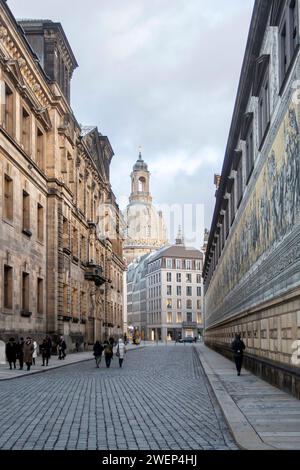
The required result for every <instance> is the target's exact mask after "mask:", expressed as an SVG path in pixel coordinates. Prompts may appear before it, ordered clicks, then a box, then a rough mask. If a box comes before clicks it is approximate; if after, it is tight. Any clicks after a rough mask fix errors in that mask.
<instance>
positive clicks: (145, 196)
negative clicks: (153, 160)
mask: <svg viewBox="0 0 300 470" xmlns="http://www.w3.org/2000/svg"><path fill="white" fill-rule="evenodd" d="M129 202H130V203H136V202H142V203H143V204H145V203H146V204H151V203H152V197H151V194H150V172H149V171H148V165H147V163H146V162H144V160H143V158H142V149H141V147H140V148H139V158H138V160H137V162H136V163H135V165H134V167H133V171H132V173H131V195H130V198H129Z"/></svg>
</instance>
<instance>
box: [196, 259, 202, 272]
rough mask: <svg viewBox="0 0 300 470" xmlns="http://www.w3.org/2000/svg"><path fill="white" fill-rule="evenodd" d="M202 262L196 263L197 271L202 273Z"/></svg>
mask: <svg viewBox="0 0 300 470" xmlns="http://www.w3.org/2000/svg"><path fill="white" fill-rule="evenodd" d="M201 269H202V268H201V261H196V270H197V271H201Z"/></svg>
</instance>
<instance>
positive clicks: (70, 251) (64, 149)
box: [0, 0, 125, 349]
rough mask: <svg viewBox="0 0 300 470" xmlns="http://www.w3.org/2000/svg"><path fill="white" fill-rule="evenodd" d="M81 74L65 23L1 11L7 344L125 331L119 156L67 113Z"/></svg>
mask: <svg viewBox="0 0 300 470" xmlns="http://www.w3.org/2000/svg"><path fill="white" fill-rule="evenodd" d="M76 67H77V62H76V59H75V57H74V55H73V52H72V50H71V47H70V45H69V43H68V40H67V38H66V36H65V34H64V31H63V29H62V26H61V25H60V24H59V23H53V22H51V21H49V20H47V21H43V20H37V21H35V20H26V21H20V22H17V21H16V20H15V18H14V17H13V15H12V13H11V11H10V10H9V8H8V6H7V4H6V2H5V1H3V0H1V1H0V91H1V109H0V339H2V340H6V339H7V338H8V336H11V335H13V336H24V335H26V334H32V335H34V337H35V338H36V339H37V340H41V338H42V337H43V336H44V335H45V334H46V333H48V334H51V335H52V336H53V338H54V339H55V337H57V336H58V335H65V337H66V339H67V341H68V343H69V348H70V349H71V348H72V347H73V346H74V345H75V343H76V342H79V343H81V344H83V343H87V344H91V343H93V342H94V341H95V339H96V338H97V339H103V338H104V337H105V336H109V335H117V334H119V333H120V332H122V329H123V325H122V322H123V319H122V316H123V297H122V290H123V272H124V269H125V267H124V263H123V253H122V243H123V239H122V230H123V217H122V215H121V213H120V211H119V208H118V206H117V204H116V200H115V197H114V194H113V192H112V189H111V185H110V177H109V167H110V162H111V159H112V157H113V155H114V153H113V150H112V148H111V145H110V142H109V140H108V138H107V137H105V136H103V135H102V134H101V133H100V132H99V131H98V129H97V128H96V127H90V128H81V127H80V126H79V124H78V123H77V121H76V118H75V116H74V114H73V112H72V109H71V107H70V82H71V77H72V74H73V71H74V69H75V68H76Z"/></svg>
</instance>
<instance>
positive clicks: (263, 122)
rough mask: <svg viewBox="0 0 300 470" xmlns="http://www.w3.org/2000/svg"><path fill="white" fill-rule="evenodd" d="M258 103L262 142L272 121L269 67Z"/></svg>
mask: <svg viewBox="0 0 300 470" xmlns="http://www.w3.org/2000/svg"><path fill="white" fill-rule="evenodd" d="M258 103H259V106H258V122H259V142H260V144H262V142H263V139H264V136H265V134H266V131H267V128H268V125H269V123H270V96H269V68H268V69H267V71H266V75H265V78H264V80H263V84H262V87H261V91H260V94H259V99H258Z"/></svg>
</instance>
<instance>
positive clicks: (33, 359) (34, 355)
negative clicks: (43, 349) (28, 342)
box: [32, 340, 38, 366]
mask: <svg viewBox="0 0 300 470" xmlns="http://www.w3.org/2000/svg"><path fill="white" fill-rule="evenodd" d="M37 356H38V344H37V342H36V341H35V340H34V341H33V355H32V364H33V365H34V366H35V360H36V358H37Z"/></svg>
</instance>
